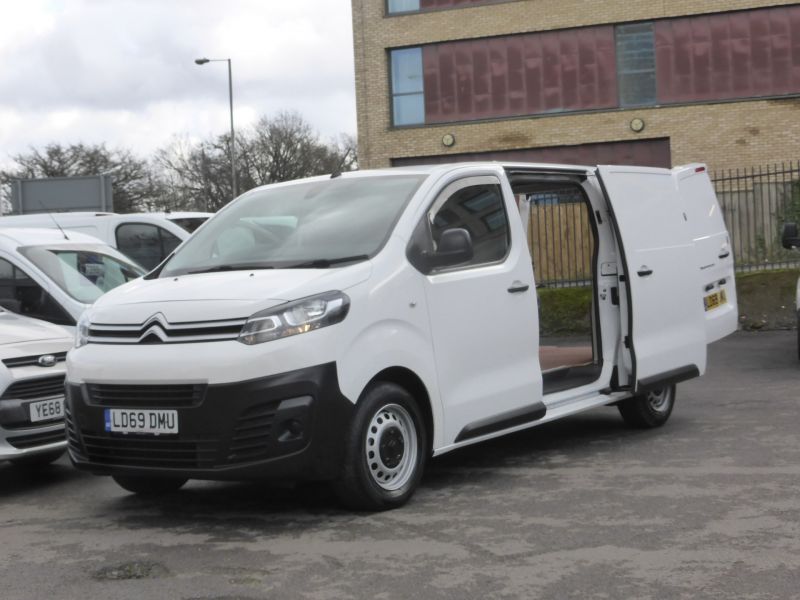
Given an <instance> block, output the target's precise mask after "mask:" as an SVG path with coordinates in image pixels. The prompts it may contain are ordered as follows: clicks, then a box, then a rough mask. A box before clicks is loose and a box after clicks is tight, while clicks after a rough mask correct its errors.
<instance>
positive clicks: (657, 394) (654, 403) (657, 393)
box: [617, 385, 675, 429]
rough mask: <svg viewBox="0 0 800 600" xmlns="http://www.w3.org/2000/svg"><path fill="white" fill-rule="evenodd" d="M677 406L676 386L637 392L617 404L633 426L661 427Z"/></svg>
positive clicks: (624, 417)
mask: <svg viewBox="0 0 800 600" xmlns="http://www.w3.org/2000/svg"><path fill="white" fill-rule="evenodd" d="M674 406H675V386H674V385H670V386H667V387H664V388H661V389H656V390H651V391H649V392H644V393H642V394H637V395H636V396H633V397H632V398H628V399H627V400H623V401H622V402H620V403H619V404H617V408H618V409H619V414H621V415H622V418H623V420H624V421H625V422H626V423H627V424H628V425H630V426H632V427H638V428H640V429H650V428H653V427H661V425H663V424H664V423H666V422H667V421H668V420H669V416H670V415H671V414H672V409H673V407H674Z"/></svg>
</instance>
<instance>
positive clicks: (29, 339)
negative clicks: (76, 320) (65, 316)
mask: <svg viewBox="0 0 800 600" xmlns="http://www.w3.org/2000/svg"><path fill="white" fill-rule="evenodd" d="M72 344H73V338H72V336H71V335H70V334H69V333H68V332H67V331H66V330H65V329H64V328H62V327H59V326H57V325H52V324H50V323H45V322H44V321H38V320H35V319H29V318H27V317H23V316H20V315H16V314H14V313H10V312H7V311H5V310H4V309H2V308H0V461H4V460H9V461H11V462H12V463H15V464H19V465H27V466H39V465H45V464H49V463H51V462H53V461H54V460H56V459H57V458H58V457H60V456H61V455H62V454H63V453H64V450H65V449H66V445H67V442H66V434H65V430H64V373H65V360H66V356H67V351H68V350H69V349H70V348H71V347H72Z"/></svg>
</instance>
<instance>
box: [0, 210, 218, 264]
mask: <svg viewBox="0 0 800 600" xmlns="http://www.w3.org/2000/svg"><path fill="white" fill-rule="evenodd" d="M212 214H213V213H201V212H174V213H163V212H162V213H135V214H115V213H94V212H74V213H49V214H35V215H14V216H7V217H0V228H2V227H13V228H21V227H36V228H47V229H51V228H52V229H58V228H59V227H61V228H62V229H65V230H68V231H79V232H81V233H85V234H88V235H91V236H93V237H95V238H97V239H99V240H101V241H102V242H104V243H106V244H108V245H109V246H111V247H112V248H116V249H117V250H119V251H120V252H122V253H123V254H124V255H126V256H127V257H128V258H130V259H132V260H134V261H135V262H137V263H138V264H140V265H141V266H142V267H144V268H145V269H147V270H150V269H153V268H154V267H156V266H157V265H158V264H159V263H160V262H161V261H162V260H164V259H165V258H166V257H167V256H169V255H170V253H171V252H172V251H173V250H174V249H175V248H177V247H178V246H179V245H180V244H181V242H183V241H184V240H185V239H187V238H188V237H189V236H190V235H191V234H192V233H193V232H194V231H195V230H196V229H197V228H198V227H200V225H202V224H203V223H204V222H205V221H206V220H207V219H208V218H209V217H210V216H212Z"/></svg>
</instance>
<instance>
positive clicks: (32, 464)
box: [9, 450, 65, 469]
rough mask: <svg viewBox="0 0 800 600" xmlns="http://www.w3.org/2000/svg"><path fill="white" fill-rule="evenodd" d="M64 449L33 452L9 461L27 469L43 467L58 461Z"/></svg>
mask: <svg viewBox="0 0 800 600" xmlns="http://www.w3.org/2000/svg"><path fill="white" fill-rule="evenodd" d="M64 452H65V451H64V450H53V451H51V452H45V453H44V454H32V455H30V456H22V457H20V458H12V459H11V460H10V461H9V462H10V463H11V464H12V465H14V466H15V467H20V468H26V469H41V468H43V467H46V466H48V465H49V464H50V463H53V462H55V461H57V460H58V459H59V458H61V457H62V456H63V455H64Z"/></svg>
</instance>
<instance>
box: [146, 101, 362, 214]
mask: <svg viewBox="0 0 800 600" xmlns="http://www.w3.org/2000/svg"><path fill="white" fill-rule="evenodd" d="M229 139H230V138H229V136H227V135H225V136H219V137H217V138H213V139H210V140H205V141H202V142H199V143H195V144H192V143H190V142H188V141H187V140H186V139H177V140H175V141H174V142H173V143H172V144H171V145H170V146H168V147H167V148H164V149H162V150H161V151H159V152H158V153H157V155H156V164H157V165H158V167H159V169H160V170H161V175H160V177H161V179H162V181H163V182H164V183H165V186H166V191H165V192H164V194H163V195H162V196H161V197H160V198H159V202H160V203H162V204H163V203H166V204H167V205H168V206H169V207H170V208H173V209H174V208H183V209H188V208H193V209H195V210H211V211H214V210H217V209H219V208H221V207H222V206H224V205H225V204H226V203H228V202H229V201H230V200H231V199H232V198H231V181H230V172H231V167H230V155H229V153H228V140H229ZM236 155H237V164H236V171H237V173H236V175H237V180H238V184H239V191H240V192H245V191H247V190H250V189H252V188H254V187H257V186H259V185H265V184H269V183H276V182H279V181H289V180H292V179H299V178H302V177H309V176H312V175H321V174H324V173H332V172H334V171H347V170H351V169H353V168H355V167H356V165H357V156H356V143H355V139H354V138H353V137H352V136H348V135H344V134H342V135H340V136H339V137H338V138H337V139H335V140H333V141H331V142H330V143H325V142H323V141H322V140H321V139H320V137H319V135H318V134H317V132H316V131H314V129H313V128H312V127H311V125H309V123H308V122H307V121H306V120H305V119H303V117H302V116H301V115H300V114H299V113H296V112H282V113H279V114H278V115H277V116H275V117H274V118H267V117H262V118H261V120H259V121H258V123H257V124H256V125H255V126H254V127H253V128H252V129H251V130H249V131H244V132H237V135H236Z"/></svg>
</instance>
